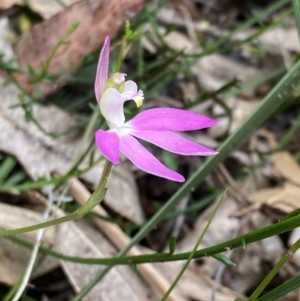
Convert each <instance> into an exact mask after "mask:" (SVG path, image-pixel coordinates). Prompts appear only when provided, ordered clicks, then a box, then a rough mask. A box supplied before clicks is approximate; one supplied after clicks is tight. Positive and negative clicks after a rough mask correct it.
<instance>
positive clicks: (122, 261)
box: [9, 215, 300, 266]
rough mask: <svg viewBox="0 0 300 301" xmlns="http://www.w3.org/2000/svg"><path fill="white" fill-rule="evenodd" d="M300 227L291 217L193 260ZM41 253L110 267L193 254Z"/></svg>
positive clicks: (200, 252)
mask: <svg viewBox="0 0 300 301" xmlns="http://www.w3.org/2000/svg"><path fill="white" fill-rule="evenodd" d="M299 226H300V215H297V216H294V217H290V218H288V219H284V220H282V221H280V222H278V223H276V224H274V225H270V226H267V227H264V228H261V229H258V230H254V231H251V232H249V233H247V234H244V235H242V236H239V237H236V238H233V239H230V240H227V241H225V242H222V243H220V244H217V245H215V246H212V247H208V248H205V249H202V250H198V251H196V252H195V254H194V256H193V258H194V259H198V258H202V257H205V256H214V257H215V258H216V257H217V254H220V253H222V252H225V251H227V250H228V249H236V248H239V247H244V246H245V245H248V244H251V243H254V242H257V241H260V240H262V239H266V238H268V237H271V236H275V235H279V234H282V233H285V232H288V231H291V230H293V229H295V228H296V227H299ZM9 239H10V240H12V241H14V242H16V243H18V244H20V245H21V246H23V247H26V248H28V249H31V248H32V246H33V244H32V243H30V242H28V241H26V240H23V239H20V238H18V237H10V238H9ZM40 252H41V253H43V254H47V255H50V256H52V257H55V258H58V259H62V260H66V261H71V262H76V263H83V264H99V265H108V266H115V265H131V264H142V263H149V262H168V261H178V260H186V259H188V258H189V256H190V253H191V252H186V253H179V254H172V255H170V253H155V254H145V255H138V256H126V257H113V258H80V257H73V256H68V255H64V254H61V253H58V252H56V251H53V250H51V249H48V248H45V247H41V248H40ZM217 259H219V258H217Z"/></svg>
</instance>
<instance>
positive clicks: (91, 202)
mask: <svg viewBox="0 0 300 301" xmlns="http://www.w3.org/2000/svg"><path fill="white" fill-rule="evenodd" d="M111 167H112V163H110V162H109V161H106V162H105V165H104V168H103V172H102V176H101V179H100V183H99V186H98V187H97V189H96V191H95V192H94V193H93V194H92V195H91V196H90V197H89V199H88V200H87V201H86V203H85V204H84V205H83V206H82V207H80V208H79V209H78V210H76V211H74V212H73V213H70V214H68V215H65V216H63V217H60V218H57V219H53V220H51V221H47V222H44V223H39V224H36V225H32V226H29V227H24V228H18V229H11V230H1V231H0V236H10V235H19V234H21V233H26V232H31V231H35V230H38V229H42V228H46V227H50V226H54V225H57V224H61V223H65V222H68V221H71V220H74V219H77V218H80V217H82V216H84V215H86V214H87V213H89V212H90V211H91V210H92V209H93V208H94V207H95V206H97V205H99V204H100V202H101V201H102V200H103V198H104V196H105V193H106V190H107V188H106V182H107V179H108V176H109V173H110V170H111Z"/></svg>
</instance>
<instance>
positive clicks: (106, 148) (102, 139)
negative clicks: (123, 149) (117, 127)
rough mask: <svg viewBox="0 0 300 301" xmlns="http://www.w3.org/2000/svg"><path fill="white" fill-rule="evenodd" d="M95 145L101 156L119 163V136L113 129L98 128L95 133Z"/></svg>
mask: <svg viewBox="0 0 300 301" xmlns="http://www.w3.org/2000/svg"><path fill="white" fill-rule="evenodd" d="M95 139H96V145H97V148H98V149H99V150H100V152H101V153H102V154H103V156H104V157H105V158H106V159H107V160H109V161H111V162H112V163H114V164H118V163H120V157H119V147H120V138H119V136H118V134H117V133H116V132H114V131H108V132H105V131H103V130H98V131H97V132H96V133H95Z"/></svg>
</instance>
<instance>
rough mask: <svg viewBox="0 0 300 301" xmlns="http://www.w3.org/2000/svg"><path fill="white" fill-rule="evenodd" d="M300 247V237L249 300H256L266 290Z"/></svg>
mask: <svg viewBox="0 0 300 301" xmlns="http://www.w3.org/2000/svg"><path fill="white" fill-rule="evenodd" d="M299 248H300V239H298V240H297V241H296V242H295V243H294V244H293V245H292V246H291V248H290V249H289V250H288V251H287V252H286V253H285V254H284V256H283V257H282V258H281V259H280V260H279V261H278V262H277V263H276V265H275V266H274V267H273V269H272V270H271V271H270V272H269V274H268V275H267V276H266V277H265V278H264V280H263V281H262V282H261V283H260V284H259V286H258V287H257V288H256V290H255V291H254V292H253V293H252V294H251V296H250V297H249V299H248V301H256V300H257V298H258V297H259V296H260V294H261V293H262V292H263V291H264V289H265V288H266V287H267V285H268V284H269V283H270V282H271V280H272V279H273V278H274V277H275V275H276V274H277V273H278V272H279V271H280V269H281V268H282V267H283V266H284V264H286V263H287V262H288V261H289V260H290V259H291V258H292V257H293V255H294V254H295V252H296V251H297V250H298V249H299Z"/></svg>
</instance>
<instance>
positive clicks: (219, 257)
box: [212, 254, 236, 267]
mask: <svg viewBox="0 0 300 301" xmlns="http://www.w3.org/2000/svg"><path fill="white" fill-rule="evenodd" d="M212 257H213V258H215V259H217V260H219V261H221V262H222V263H224V264H225V265H227V266H230V267H235V266H236V264H235V263H234V262H233V261H231V259H229V258H228V257H227V256H225V255H223V254H215V255H212Z"/></svg>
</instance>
